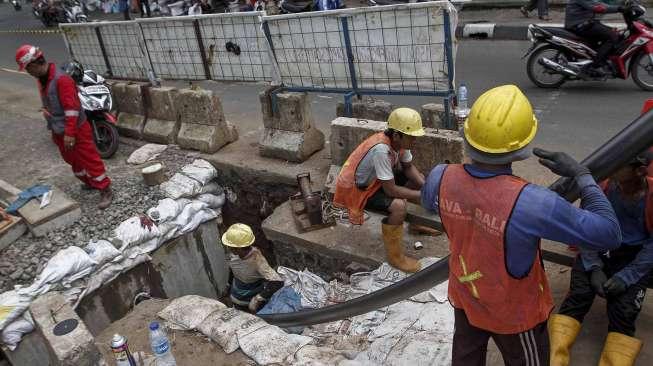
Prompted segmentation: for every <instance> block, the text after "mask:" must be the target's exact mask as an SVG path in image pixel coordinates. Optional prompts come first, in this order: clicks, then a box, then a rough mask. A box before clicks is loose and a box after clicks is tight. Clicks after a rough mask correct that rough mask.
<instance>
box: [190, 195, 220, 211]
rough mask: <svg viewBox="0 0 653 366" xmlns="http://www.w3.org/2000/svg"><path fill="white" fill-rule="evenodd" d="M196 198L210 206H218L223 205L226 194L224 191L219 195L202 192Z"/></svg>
mask: <svg viewBox="0 0 653 366" xmlns="http://www.w3.org/2000/svg"><path fill="white" fill-rule="evenodd" d="M196 199H197V200H198V201H202V202H204V203H206V204H208V205H209V207H210V208H220V207H222V206H224V203H225V201H226V196H225V194H224V193H222V194H220V195H219V196H216V195H214V194H211V193H204V194H200V195H199V196H197V198H196Z"/></svg>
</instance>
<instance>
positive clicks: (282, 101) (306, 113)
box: [272, 92, 313, 132]
mask: <svg viewBox="0 0 653 366" xmlns="http://www.w3.org/2000/svg"><path fill="white" fill-rule="evenodd" d="M277 108H278V114H279V116H278V118H275V119H276V120H275V121H274V123H275V125H273V126H272V128H276V129H278V130H284V131H293V132H303V131H307V130H308V129H309V128H310V126H311V125H312V124H313V113H312V111H311V100H310V97H309V95H308V93H295V92H286V93H278V94H277ZM275 117H276V116H275Z"/></svg>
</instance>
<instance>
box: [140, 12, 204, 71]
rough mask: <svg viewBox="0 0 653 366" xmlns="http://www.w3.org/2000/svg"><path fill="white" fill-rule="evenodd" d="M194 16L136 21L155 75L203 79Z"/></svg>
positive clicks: (202, 64) (202, 65)
mask: <svg viewBox="0 0 653 366" xmlns="http://www.w3.org/2000/svg"><path fill="white" fill-rule="evenodd" d="M196 18H198V17H168V18H158V19H141V20H138V23H139V24H140V26H141V28H142V30H143V37H144V39H145V44H146V46H147V51H148V53H149V56H150V60H151V62H152V67H153V69H154V73H155V74H156V75H157V76H159V77H161V78H164V79H184V80H201V79H206V76H207V75H206V73H205V70H204V63H203V61H202V57H203V56H202V53H201V50H200V46H199V43H198V40H197V34H196V29H195V19H196Z"/></svg>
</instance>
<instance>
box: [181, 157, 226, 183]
mask: <svg viewBox="0 0 653 366" xmlns="http://www.w3.org/2000/svg"><path fill="white" fill-rule="evenodd" d="M181 173H182V174H184V175H185V176H187V177H189V178H193V179H195V180H196V181H198V182H200V183H201V184H202V185H206V184H207V183H209V182H210V181H211V180H212V179H213V178H215V177H217V176H218V171H217V170H215V168H214V167H213V165H211V163H209V162H208V161H206V160H203V159H195V161H193V163H192V164H189V165H186V166H184V167H183V168H181Z"/></svg>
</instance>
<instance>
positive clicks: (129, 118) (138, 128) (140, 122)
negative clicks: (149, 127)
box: [116, 112, 145, 139]
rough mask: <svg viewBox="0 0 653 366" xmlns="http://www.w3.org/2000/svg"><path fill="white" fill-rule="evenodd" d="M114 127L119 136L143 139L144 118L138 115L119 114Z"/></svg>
mask: <svg viewBox="0 0 653 366" xmlns="http://www.w3.org/2000/svg"><path fill="white" fill-rule="evenodd" d="M116 127H117V128H118V132H119V133H120V134H121V135H123V136H127V137H133V138H137V139H140V138H142V137H143V129H144V128H145V117H144V116H143V115H140V114H132V113H127V112H120V114H119V115H118V122H117V124H116Z"/></svg>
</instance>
